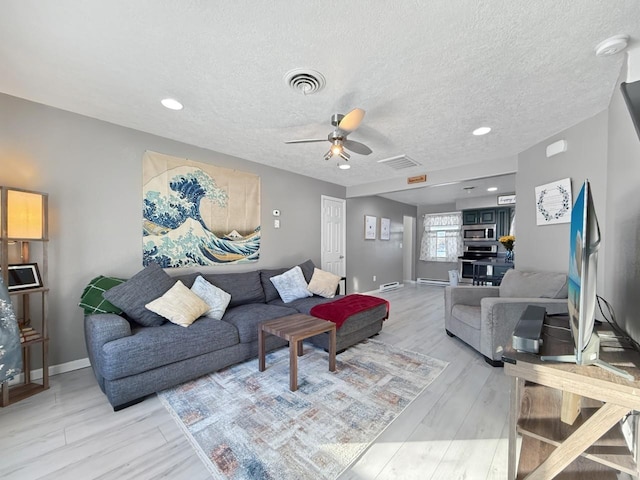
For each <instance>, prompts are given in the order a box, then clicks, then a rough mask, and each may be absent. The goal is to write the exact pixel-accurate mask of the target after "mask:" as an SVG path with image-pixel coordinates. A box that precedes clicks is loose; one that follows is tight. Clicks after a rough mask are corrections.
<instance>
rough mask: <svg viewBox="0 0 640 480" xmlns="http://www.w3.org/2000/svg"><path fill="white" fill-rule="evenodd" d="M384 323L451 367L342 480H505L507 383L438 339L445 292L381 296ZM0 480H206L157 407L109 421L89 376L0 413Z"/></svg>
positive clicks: (68, 377)
mask: <svg viewBox="0 0 640 480" xmlns="http://www.w3.org/2000/svg"><path fill="white" fill-rule="evenodd" d="M379 296H381V297H384V298H387V299H388V300H390V302H391V316H390V318H389V320H387V321H386V322H385V325H384V328H383V330H382V332H381V333H380V335H379V336H378V337H376V339H378V340H381V341H384V342H387V343H390V344H393V345H397V346H399V347H402V348H405V349H408V350H413V351H417V352H421V353H424V354H427V355H430V356H432V357H435V358H439V359H442V360H446V361H448V362H450V363H449V366H448V367H447V368H446V369H445V371H444V372H443V373H442V374H441V375H440V376H439V377H438V378H437V379H436V380H435V381H434V382H433V383H432V384H431V385H430V386H429V388H427V390H426V391H425V392H423V393H422V394H421V395H420V396H419V397H418V398H417V399H416V400H415V401H414V402H413V403H412V404H411V405H410V406H409V407H408V408H407V410H405V412H403V414H402V415H401V416H400V417H399V418H398V419H396V421H395V422H394V423H393V424H392V425H391V426H389V427H388V428H387V429H386V430H385V432H384V433H383V434H382V435H381V436H380V437H379V438H378V439H377V440H376V441H375V443H374V444H373V445H372V446H371V447H370V448H369V450H368V451H367V452H366V453H365V454H364V455H363V456H362V457H361V459H360V460H359V461H358V462H357V463H356V464H355V465H354V466H353V467H352V468H351V469H350V470H349V471H348V472H345V473H344V474H343V475H342V476H341V480H357V479H367V480H369V479H403V480H408V479H420V480H428V479H446V480H450V479H463V478H464V479H467V480H469V479H483V480H485V479H491V480H493V479H495V480H497V479H501V480H502V479H505V478H506V472H507V437H508V435H507V428H508V423H507V418H508V405H509V382H508V379H507V378H506V377H505V375H504V373H503V370H502V369H501V368H493V367H491V366H489V365H487V364H486V363H485V362H484V360H483V358H482V356H481V355H479V354H478V353H476V352H475V351H474V350H473V349H471V348H470V347H468V346H467V345H465V344H464V343H462V342H461V341H459V340H458V339H455V338H449V337H448V336H447V335H446V334H445V331H444V319H443V318H444V317H443V308H444V300H443V288H442V287H436V286H428V285H407V286H405V287H404V288H401V289H398V290H395V291H391V292H386V293H383V294H379ZM0 478H2V479H5V480H9V479H16V480H30V479H39V478H51V479H53V478H55V479H136V480H142V479H158V478H170V479H189V480H194V479H204V478H209V475H208V473H207V470H206V468H205V467H204V466H203V464H202V463H201V461H200V459H199V458H198V457H197V455H196V454H195V452H194V451H193V449H192V447H191V445H190V444H189V442H188V441H187V439H186V437H185V436H184V435H183V434H182V431H181V430H180V429H179V427H178V426H177V425H176V423H175V422H174V420H173V418H172V417H171V416H170V415H169V413H167V411H166V410H165V409H164V407H163V406H162V405H161V404H160V401H159V400H158V399H157V398H156V397H155V396H152V397H149V398H147V399H146V400H145V401H144V402H142V403H140V404H138V405H134V406H132V407H129V408H127V409H125V410H122V411H120V412H117V413H114V412H113V410H112V409H111V407H110V405H109V404H108V402H107V400H106V397H105V396H104V395H103V394H102V392H101V391H100V389H99V387H98V386H97V384H96V382H95V379H94V377H93V373H92V371H91V370H90V369H82V370H77V371H74V372H70V373H65V374H61V375H56V376H54V377H52V378H51V389H50V390H48V391H46V392H43V393H41V394H38V395H36V396H34V397H31V398H29V399H27V400H24V401H22V402H20V403H18V404H15V405H12V406H9V407H6V408H4V409H0Z"/></svg>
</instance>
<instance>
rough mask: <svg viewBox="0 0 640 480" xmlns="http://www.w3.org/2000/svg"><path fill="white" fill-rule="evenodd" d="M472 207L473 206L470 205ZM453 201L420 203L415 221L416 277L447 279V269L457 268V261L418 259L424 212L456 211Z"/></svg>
mask: <svg viewBox="0 0 640 480" xmlns="http://www.w3.org/2000/svg"><path fill="white" fill-rule="evenodd" d="M470 208H473V207H470ZM457 211H458V209H457V208H456V205H455V203H451V204H441V205H420V206H419V207H418V221H417V222H416V278H428V279H430V280H446V281H449V270H457V269H458V262H425V261H423V260H420V244H421V243H422V234H423V233H424V219H423V218H422V217H424V215H425V213H445V212H457Z"/></svg>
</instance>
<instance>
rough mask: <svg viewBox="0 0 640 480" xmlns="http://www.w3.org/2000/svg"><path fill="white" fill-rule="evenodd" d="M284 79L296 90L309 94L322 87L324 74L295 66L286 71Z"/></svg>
mask: <svg viewBox="0 0 640 480" xmlns="http://www.w3.org/2000/svg"><path fill="white" fill-rule="evenodd" d="M284 81H285V82H287V85H289V87H291V88H292V89H293V90H295V91H296V92H299V93H302V94H303V95H311V94H312V93H316V92H319V91H320V90H322V89H323V88H324V85H325V83H326V81H325V79H324V76H322V74H321V73H320V72H316V71H315V70H309V69H304V68H296V69H293V70H291V71H289V72H287V73H286V75H285V76H284Z"/></svg>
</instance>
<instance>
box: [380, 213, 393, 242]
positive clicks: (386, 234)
mask: <svg viewBox="0 0 640 480" xmlns="http://www.w3.org/2000/svg"><path fill="white" fill-rule="evenodd" d="M390 238H391V219H390V218H382V217H381V218H380V240H389V239H390Z"/></svg>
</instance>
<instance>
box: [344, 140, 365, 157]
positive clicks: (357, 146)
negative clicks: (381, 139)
mask: <svg viewBox="0 0 640 480" xmlns="http://www.w3.org/2000/svg"><path fill="white" fill-rule="evenodd" d="M342 145H343V146H344V148H346V149H347V150H351V151H352V152H355V153H359V154H360V155H369V154H370V153H373V150H371V149H370V148H369V147H367V146H366V145H365V144H364V143H360V142H356V141H355V140H345V141H344V142H342Z"/></svg>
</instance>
